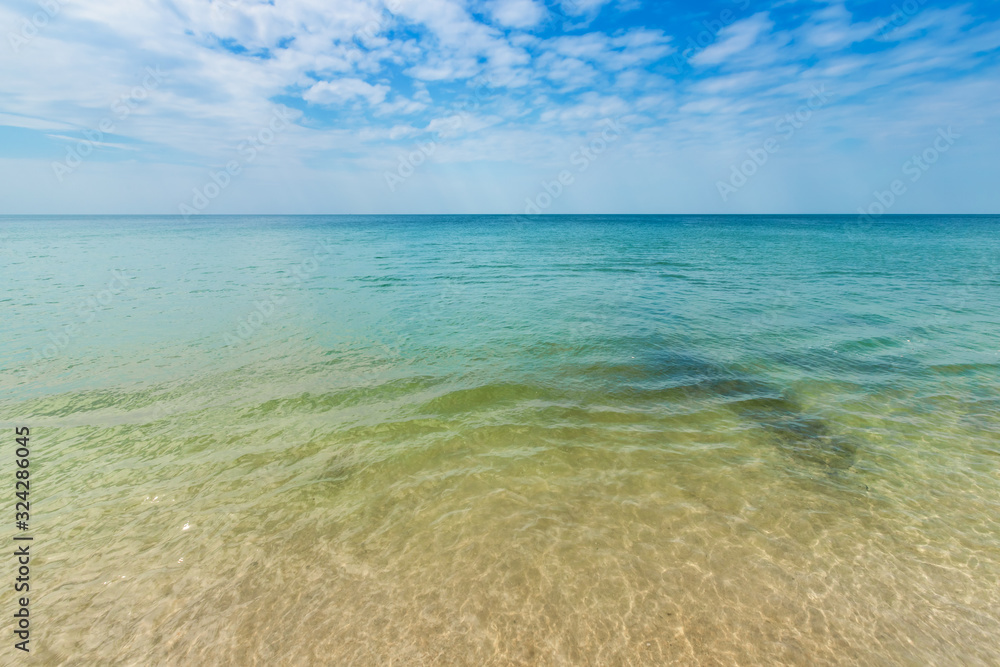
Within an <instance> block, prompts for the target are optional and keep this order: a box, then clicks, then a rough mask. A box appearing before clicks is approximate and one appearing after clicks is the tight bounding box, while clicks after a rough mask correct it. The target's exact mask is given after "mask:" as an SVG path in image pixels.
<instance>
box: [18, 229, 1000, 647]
mask: <svg viewBox="0 0 1000 667" xmlns="http://www.w3.org/2000/svg"><path fill="white" fill-rule="evenodd" d="M998 234H1000V218H997V217H993V218H990V217H892V218H885V219H883V220H880V221H878V222H877V223H875V224H871V225H863V224H859V222H858V220H857V218H855V217H823V216H813V217H778V218H772V217H746V218H735V217H627V216H623V217H583V218H580V217H545V218H539V219H535V220H531V221H523V220H517V219H514V218H504V217H489V216H474V217H444V218H442V217H368V218H364V217H219V218H214V217H213V218H196V219H192V220H191V221H184V220H182V219H180V218H142V217H107V218H98V217H93V218H71V217H66V218H13V217H8V218H2V219H0V266H2V267H3V268H2V271H3V274H2V275H3V280H2V292H0V303H2V308H3V310H2V312H3V317H2V319H0V362H2V371H3V374H2V376H0V426H2V427H3V432H5V433H7V434H8V435H7V438H8V441H9V442H8V447H7V449H8V456H7V460H6V461H4V462H3V464H2V470H4V471H6V472H5V473H4V474H5V475H7V476H8V477H9V478H10V480H11V481H10V484H9V485H8V486H10V487H11V488H12V487H13V482H12V480H13V471H14V466H13V460H12V457H13V448H12V445H13V437H14V436H13V427H15V426H29V427H30V428H31V433H32V440H31V442H32V457H33V458H32V464H31V465H32V468H31V471H32V477H31V480H32V481H31V485H32V486H31V499H32V512H31V534H32V535H33V536H34V538H35V541H34V542H33V546H32V549H33V550H34V551H33V554H34V558H33V561H32V577H33V579H32V582H33V583H32V586H33V588H32V597H31V605H32V607H31V614H32V624H33V625H32V642H33V654H34V655H33V657H34V660H35V661H37V662H38V664H52V665H56V664H66V665H75V664H107V665H112V664H123V665H125V664H128V665H138V664H143V665H146V664H176V665H181V664H185V665H194V664H232V665H258V664H259V665H264V664H266V665H279V664H289V665H300V664H332V665H390V664H391V665H665V664H677V665H729V664H739V665H841V664H843V665H849V664H850V665H853V664H858V665H956V664H963V665H987V664H997V656H998V655H1000V372H998V371H1000V340H998V333H1000V275H998V266H1000V236H998ZM10 494H11V495H13V491H10ZM10 505H13V501H11V503H10ZM8 509H9V511H10V514H11V516H9V517H8V518H9V519H10V526H9V529H8V534H13V532H14V529H13V519H14V517H13V508H12V507H11V508H8ZM5 521H6V520H5ZM8 539H9V538H8ZM7 569H8V570H9V569H10V568H7ZM11 571H12V570H11ZM8 575H9V576H10V577H11V578H12V577H13V575H12V574H9V573H8ZM8 575H4V576H8ZM3 588H4V591H5V592H4V593H3V605H4V609H7V610H10V609H12V605H13V604H14V603H13V593H12V591H11V589H10V588H8V586H7V585H6V584H5V585H4V586H3ZM8 625H9V624H8ZM8 641H11V640H8ZM12 654H13V651H12V650H10V651H8V650H6V649H5V650H4V652H3V655H2V656H0V662H2V663H3V664H12V663H11V662H10V660H12V659H13V658H12V657H11V656H12Z"/></svg>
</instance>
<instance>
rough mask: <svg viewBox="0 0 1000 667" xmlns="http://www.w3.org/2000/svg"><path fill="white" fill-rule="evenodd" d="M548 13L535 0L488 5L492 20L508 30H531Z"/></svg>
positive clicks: (496, 1)
mask: <svg viewBox="0 0 1000 667" xmlns="http://www.w3.org/2000/svg"><path fill="white" fill-rule="evenodd" d="M547 13H548V12H546V11H545V7H544V5H541V4H539V3H538V2H536V1H535V0H494V1H493V2H492V3H490V14H492V16H493V20H494V21H496V22H497V23H499V24H500V25H502V26H506V27H508V28H533V27H534V26H536V25H538V24H539V23H541V22H542V19H544V18H545V16H546V14H547Z"/></svg>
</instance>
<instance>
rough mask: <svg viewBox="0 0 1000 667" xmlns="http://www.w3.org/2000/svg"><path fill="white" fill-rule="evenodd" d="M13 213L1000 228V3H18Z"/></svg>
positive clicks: (8, 61) (8, 84)
mask: <svg viewBox="0 0 1000 667" xmlns="http://www.w3.org/2000/svg"><path fill="white" fill-rule="evenodd" d="M0 37H2V43H0V215H2V214H35V213H37V214H140V213H142V214H178V215H186V216H195V215H211V214H241V213H261V214H263V213H295V214H297V213H302V214H341V213H343V214H353V213H372V214H374V213H507V214H528V215H541V214H550V213H555V214H559V213H847V214H857V215H862V214H864V215H868V216H872V217H878V216H881V215H885V214H901V213H1000V185H998V183H997V176H998V174H1000V169H998V167H997V157H996V156H997V155H1000V150H998V149H1000V113H998V111H997V110H998V109H1000V3H998V2H987V1H983V0H976V1H973V2H960V3H954V2H934V1H933V0H906V1H905V2H903V1H898V0H897V1H893V2H866V1H859V2H836V1H825V2H813V1H802V0H777V1H776V2H754V1H751V0H720V1H709V2H689V1H685V2H669V1H661V2H651V1H649V0H547V1H543V0H326V1H323V0H264V1H261V0H211V1H209V0H145V1H141V2H140V1H137V0H104V1H102V2H93V1H92V0H86V1H84V0H0Z"/></svg>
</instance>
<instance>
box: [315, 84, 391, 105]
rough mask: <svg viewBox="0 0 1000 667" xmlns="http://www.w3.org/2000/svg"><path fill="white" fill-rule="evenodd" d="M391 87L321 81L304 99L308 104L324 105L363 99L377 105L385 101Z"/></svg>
mask: <svg viewBox="0 0 1000 667" xmlns="http://www.w3.org/2000/svg"><path fill="white" fill-rule="evenodd" d="M388 93H389V86H385V85H382V84H378V85H374V86H373V85H372V84H370V83H368V82H366V81H362V80H361V79H336V80H334V81H319V82H317V83H316V84H314V85H313V86H312V87H311V88H310V89H309V90H307V91H306V92H305V93H304V94H303V95H302V98H303V99H304V100H306V101H307V102H314V103H316V104H323V105H336V104H344V103H345V102H350V101H351V100H353V99H355V98H358V97H361V98H363V99H365V100H367V101H368V104H371V105H376V104H381V103H382V102H384V101H385V96H386V95H387V94H388Z"/></svg>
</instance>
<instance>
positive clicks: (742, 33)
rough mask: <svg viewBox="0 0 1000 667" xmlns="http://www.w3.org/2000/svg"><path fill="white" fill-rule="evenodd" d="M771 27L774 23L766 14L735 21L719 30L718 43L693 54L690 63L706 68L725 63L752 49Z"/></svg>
mask: <svg viewBox="0 0 1000 667" xmlns="http://www.w3.org/2000/svg"><path fill="white" fill-rule="evenodd" d="M773 27H774V23H773V22H772V21H771V19H769V18H768V15H767V12H760V13H758V14H754V15H753V16H751V17H749V18H745V19H743V20H742V21H737V22H736V23H733V24H732V25H729V26H726V27H725V28H723V29H722V30H720V31H719V37H718V41H716V42H715V43H714V44H711V45H709V46H707V47H706V48H705V49H704V50H702V51H700V52H698V53H696V54H694V55H693V56H692V57H691V63H692V64H694V65H701V66H707V65H718V64H720V63H722V62H725V61H726V60H729V59H731V58H732V57H733V56H736V55H737V54H740V53H742V52H744V51H746V50H747V49H749V48H750V47H752V46H753V45H754V44H756V43H757V40H758V39H759V38H760V36H761V35H762V34H764V33H766V32H769V31H770V30H771V28H773Z"/></svg>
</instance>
